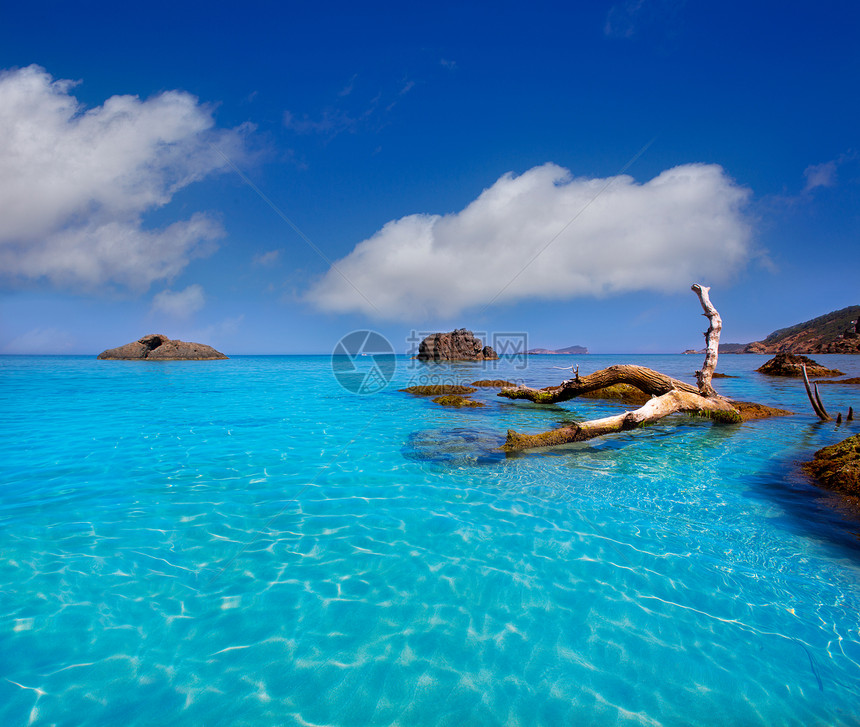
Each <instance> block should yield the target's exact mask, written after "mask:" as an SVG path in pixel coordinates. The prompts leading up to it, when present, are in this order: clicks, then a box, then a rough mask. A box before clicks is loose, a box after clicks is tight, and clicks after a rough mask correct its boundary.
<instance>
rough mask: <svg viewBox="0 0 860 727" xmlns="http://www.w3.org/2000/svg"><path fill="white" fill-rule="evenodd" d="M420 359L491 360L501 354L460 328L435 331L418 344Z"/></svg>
mask: <svg viewBox="0 0 860 727" xmlns="http://www.w3.org/2000/svg"><path fill="white" fill-rule="evenodd" d="M417 358H418V360H419V361H491V360H496V359H498V358H499V355H498V354H497V353H496V352H495V351H494V350H493V349H492V348H491V347H490V346H485V345H484V344H483V342H482V341H481V340H480V339H479V338H476V337H475V334H474V333H472V332H471V331H467V330H466V329H465V328H458V329H456V330H454V331H451V332H450V333H433V334H431V335H429V336H427V337H426V338H425V339H424V340H423V341H421V344H420V345H419V346H418V356H417Z"/></svg>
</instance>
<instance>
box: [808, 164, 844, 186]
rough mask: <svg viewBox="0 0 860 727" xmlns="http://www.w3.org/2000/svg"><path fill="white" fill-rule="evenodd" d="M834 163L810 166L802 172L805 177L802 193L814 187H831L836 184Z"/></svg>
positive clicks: (835, 165)
mask: <svg viewBox="0 0 860 727" xmlns="http://www.w3.org/2000/svg"><path fill="white" fill-rule="evenodd" d="M836 167H837V162H836V161H830V162H824V163H823V164H810V165H809V166H808V167H807V168H806V169H805V170H804V172H803V176H804V177H806V187H804V191H805V192H808V191H809V190H810V189H815V188H816V187H832V186H833V185H834V184H836Z"/></svg>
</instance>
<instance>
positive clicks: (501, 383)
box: [469, 379, 516, 389]
mask: <svg viewBox="0 0 860 727" xmlns="http://www.w3.org/2000/svg"><path fill="white" fill-rule="evenodd" d="M469 386H481V387H484V388H489V389H504V388H505V387H508V386H516V384H515V383H514V382H513V381H505V379H481V380H480V381H473V382H472V383H471V384H469Z"/></svg>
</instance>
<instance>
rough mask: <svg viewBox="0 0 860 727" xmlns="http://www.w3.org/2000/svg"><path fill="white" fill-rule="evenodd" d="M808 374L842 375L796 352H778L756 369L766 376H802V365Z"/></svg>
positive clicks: (836, 370)
mask: <svg viewBox="0 0 860 727" xmlns="http://www.w3.org/2000/svg"><path fill="white" fill-rule="evenodd" d="M804 366H805V367H806V373H807V375H808V376H844V375H845V374H843V373H842V372H841V371H839V370H838V369H829V368H827V367H826V366H822V365H821V364H819V363H817V362H816V361H813V360H812V359H811V358H808V357H807V356H801V355H800V354H796V353H778V354H776V356H774V357H773V358H772V359H771V360H770V361H768V362H767V363H765V364H763V365H762V366H760V367H759V368H757V369H756V371H758V372H759V373H760V374H767V375H768V376H793V377H796V378H802V377H803V367H804Z"/></svg>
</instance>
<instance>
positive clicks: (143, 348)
mask: <svg viewBox="0 0 860 727" xmlns="http://www.w3.org/2000/svg"><path fill="white" fill-rule="evenodd" d="M98 358H100V359H102V360H108V361H110V360H119V361H141V360H147V361H215V360H219V359H226V358H229V357H228V356H225V355H224V354H223V353H221V352H220V351H216V350H215V349H214V348H212V346H207V345H206V344H205V343H187V342H186V341H179V340H172V339H170V338H168V337H167V336H164V335H162V334H160V333H153V334H150V335H148V336H144V337H143V338H139V339H138V340H137V341H132V342H131V343H126V344H125V345H124V346H119V347H118V348H109V349H108V350H107V351H102V352H101V353H100V354H99V355H98Z"/></svg>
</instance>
